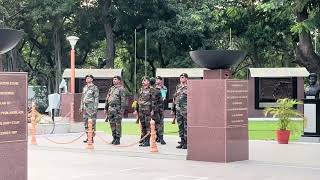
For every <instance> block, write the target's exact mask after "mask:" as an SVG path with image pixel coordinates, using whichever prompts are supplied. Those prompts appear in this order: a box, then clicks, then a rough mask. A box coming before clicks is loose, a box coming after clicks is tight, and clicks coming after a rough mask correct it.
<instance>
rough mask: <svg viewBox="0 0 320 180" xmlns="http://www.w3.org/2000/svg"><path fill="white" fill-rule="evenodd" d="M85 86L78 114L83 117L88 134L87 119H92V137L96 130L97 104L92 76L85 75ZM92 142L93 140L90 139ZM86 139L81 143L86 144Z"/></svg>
mask: <svg viewBox="0 0 320 180" xmlns="http://www.w3.org/2000/svg"><path fill="white" fill-rule="evenodd" d="M85 79H86V83H87V84H86V85H85V86H84V87H83V91H82V96H81V103H80V113H82V115H83V120H84V125H85V129H86V132H88V119H92V122H93V124H92V127H93V135H94V134H95V130H96V119H97V112H98V104H99V89H98V87H97V86H96V85H94V84H93V76H92V75H86V77H85ZM92 140H93V139H92ZM87 141H88V138H87V139H86V140H84V141H83V142H85V143H86V142H87Z"/></svg>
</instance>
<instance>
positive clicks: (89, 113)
mask: <svg viewBox="0 0 320 180" xmlns="http://www.w3.org/2000/svg"><path fill="white" fill-rule="evenodd" d="M93 107H94V105H93V103H88V104H84V107H83V121H84V127H85V129H86V131H87V130H88V120H89V119H92V128H93V131H95V130H96V120H97V110H96V109H94V108H93Z"/></svg>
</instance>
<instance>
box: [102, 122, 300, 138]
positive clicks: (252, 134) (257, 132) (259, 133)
mask: <svg viewBox="0 0 320 180" xmlns="http://www.w3.org/2000/svg"><path fill="white" fill-rule="evenodd" d="M293 126H294V129H295V131H294V132H293V133H291V136H290V139H291V140H298V139H299V137H300V136H301V133H302V131H303V124H302V122H294V123H293ZM276 129H277V122H272V121H249V138H250V139H254V140H274V139H275V130H276ZM97 130H98V131H104V132H106V133H107V134H111V130H110V126H109V123H104V122H99V123H97ZM122 133H123V134H127V135H139V134H140V127H139V124H135V123H134V122H124V123H122ZM165 134H167V135H178V127H177V124H171V122H166V123H165Z"/></svg>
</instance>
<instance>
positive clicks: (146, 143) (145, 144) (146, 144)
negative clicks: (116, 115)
mask: <svg viewBox="0 0 320 180" xmlns="http://www.w3.org/2000/svg"><path fill="white" fill-rule="evenodd" d="M142 146H143V147H147V146H150V135H149V136H148V137H147V138H146V140H145V141H144V143H143V144H142Z"/></svg>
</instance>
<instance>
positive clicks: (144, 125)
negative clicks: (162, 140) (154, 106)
mask: <svg viewBox="0 0 320 180" xmlns="http://www.w3.org/2000/svg"><path fill="white" fill-rule="evenodd" d="M139 119H140V123H141V137H144V136H145V135H146V134H147V133H148V132H150V121H151V113H150V111H140V112H139Z"/></svg>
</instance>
